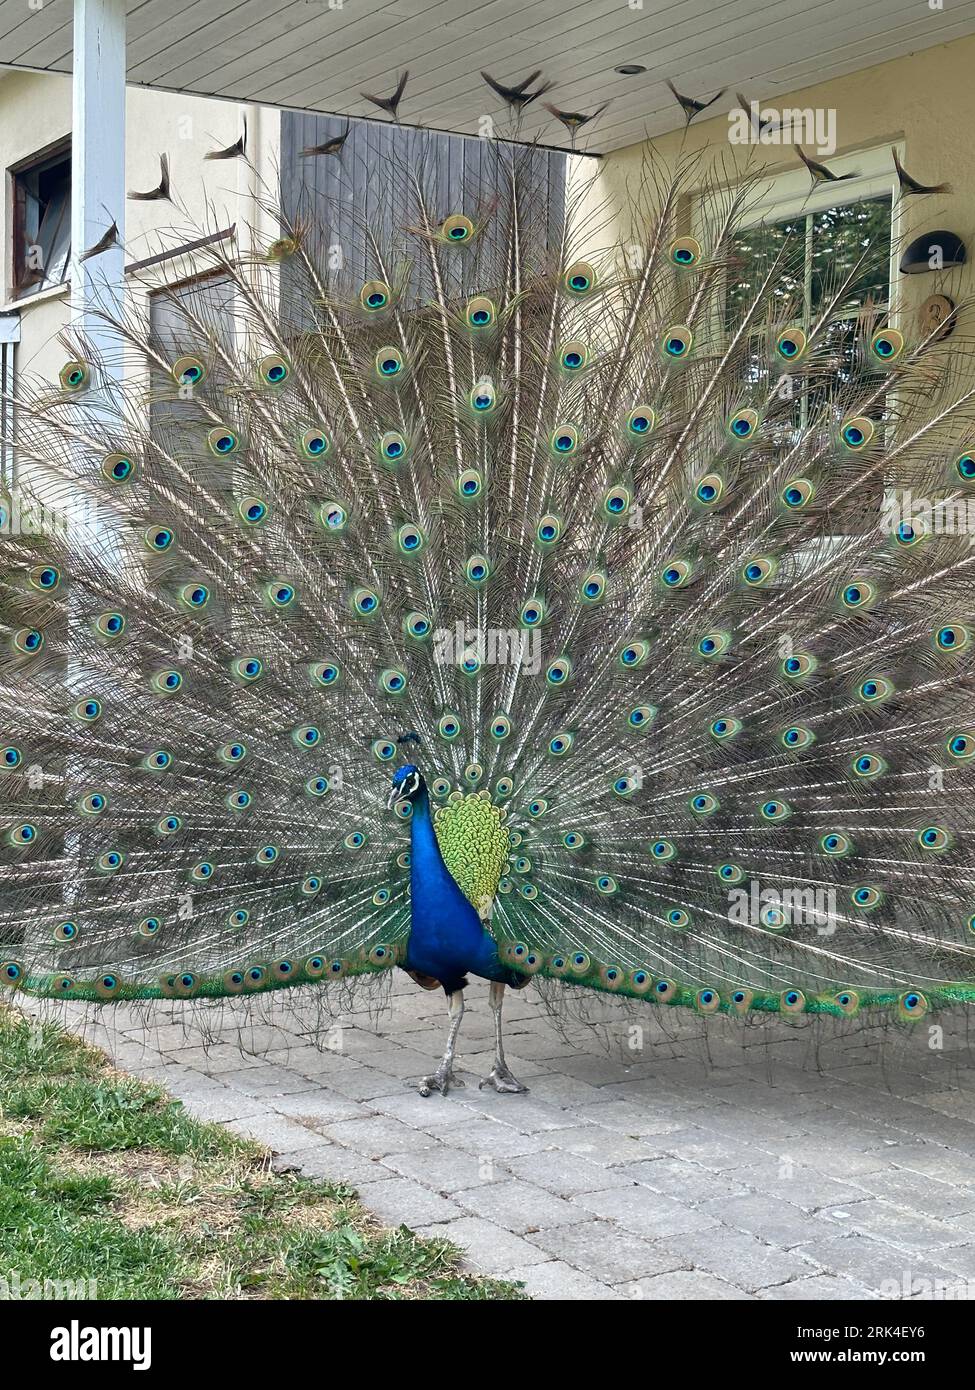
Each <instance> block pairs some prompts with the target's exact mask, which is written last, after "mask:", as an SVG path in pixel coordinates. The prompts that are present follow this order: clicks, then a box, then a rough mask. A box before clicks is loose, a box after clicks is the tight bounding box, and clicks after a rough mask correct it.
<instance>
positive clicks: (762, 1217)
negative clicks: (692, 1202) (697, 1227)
mask: <svg viewBox="0 0 975 1390" xmlns="http://www.w3.org/2000/svg"><path fill="white" fill-rule="evenodd" d="M698 1210H699V1211H703V1212H708V1213H710V1215H712V1216H715V1217H717V1218H718V1219H720V1220H721V1221H723V1222H724V1223H725V1225H726V1226H732V1227H734V1229H735V1230H737V1231H745V1232H747V1233H748V1234H749V1235H753V1236H755V1237H757V1239H759V1240H761V1241H765V1242H766V1243H767V1244H770V1245H775V1246H778V1247H780V1248H781V1249H783V1250H788V1249H790V1248H791V1247H792V1246H795V1245H802V1244H803V1243H804V1242H809V1241H812V1240H821V1239H822V1237H823V1225H824V1221H825V1220H826V1219H827V1218H825V1217H824V1216H822V1215H820V1216H809V1215H808V1214H807V1213H806V1212H802V1211H799V1210H798V1208H796V1207H793V1206H790V1205H789V1204H788V1203H787V1202H769V1201H768V1200H767V1199H766V1198H764V1197H761V1196H759V1195H757V1194H754V1193H752V1194H750V1195H748V1196H745V1197H732V1198H726V1197H719V1198H712V1199H711V1200H709V1201H706V1202H702V1203H701V1205H700V1207H699V1208H698Z"/></svg>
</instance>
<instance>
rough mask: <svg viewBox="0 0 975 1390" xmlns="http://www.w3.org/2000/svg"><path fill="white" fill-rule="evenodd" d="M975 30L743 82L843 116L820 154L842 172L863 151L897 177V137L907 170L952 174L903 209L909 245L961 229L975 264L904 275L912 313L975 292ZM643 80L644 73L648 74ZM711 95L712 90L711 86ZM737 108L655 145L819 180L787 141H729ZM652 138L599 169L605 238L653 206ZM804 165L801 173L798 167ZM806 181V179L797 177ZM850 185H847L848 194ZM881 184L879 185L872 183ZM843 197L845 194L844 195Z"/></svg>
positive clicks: (717, 164) (974, 314) (902, 286)
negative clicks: (764, 82) (784, 86)
mask: <svg viewBox="0 0 975 1390" xmlns="http://www.w3.org/2000/svg"><path fill="white" fill-rule="evenodd" d="M973 72H975V37H967V38H962V39H956V40H954V41H953V42H952V43H949V44H944V45H942V46H941V47H938V48H928V49H925V50H924V51H923V52H921V53H917V54H912V55H910V56H908V57H905V58H898V59H895V60H894V61H892V62H887V63H881V64H878V65H877V66H876V67H870V68H864V69H862V70H861V71H859V72H856V73H852V74H850V75H849V76H846V77H839V78H836V79H834V80H832V81H829V82H824V83H821V84H819V85H817V86H810V87H804V88H801V89H798V90H796V91H794V92H788V93H776V94H775V95H769V94H766V93H763V92H762V91H761V89H760V88H759V87H757V86H756V85H755V84H752V83H743V84H742V86H743V90H744V93H745V95H746V96H748V97H749V98H753V97H754V98H760V99H762V103H763V105H764V106H771V107H776V108H778V109H780V110H781V109H782V108H783V107H799V108H802V107H811V108H822V109H825V110H833V111H835V113H836V136H837V155H836V156H817V155H816V154H815V151H814V150H812V149H810V147H809V146H808V145H806V146H805V147H804V148H805V149H806V152H807V153H810V154H812V155H813V157H814V158H821V160H822V162H824V163H826V164H827V165H836V166H838V167H839V168H840V169H841V170H842V169H844V168H855V167H856V163H857V161H856V158H855V157H851V158H850V159H849V160H848V161H844V159H843V156H856V155H857V154H858V153H860V152H861V151H870V150H874V149H877V150H878V151H882V152H884V162H885V166H886V168H887V169H888V170H889V185H890V186H891V187H893V186H894V184H895V175H894V167H893V161H892V159H891V158H890V153H889V147H890V146H891V145H892V144H897V145H898V147H899V149H900V151H901V159H902V161H903V163H904V164H905V166H906V168H907V169H908V170H910V172H911V173H912V174H913V175H914V176H915V177H916V178H918V179H920V180H921V182H924V183H939V182H942V181H943V180H946V179H947V180H949V181H950V182H951V183H952V184H953V187H954V192H953V193H952V194H950V195H948V194H943V195H930V196H924V197H910V198H906V199H903V200H902V201H901V205H900V207H899V208H898V209H897V213H898V218H897V233H898V238H899V240H900V241H901V242H903V243H906V241H908V240H910V239H911V238H912V237H914V236H917V235H919V234H920V233H922V232H925V231H930V230H934V229H941V228H945V229H947V230H949V231H953V232H957V233H958V234H959V235H960V236H961V237H962V239H963V240H964V241H965V242H966V245H967V247H968V252H969V264H968V265H967V266H965V267H964V268H962V269H961V270H959V271H955V272H951V273H947V272H946V273H941V274H929V275H928V274H925V275H917V276H911V277H904V276H900V277H899V284H898V286H897V289H898V294H899V295H900V297H901V298H902V301H903V308H904V311H905V315H906V316H907V317H908V318H909V316H910V311H911V310H912V309H914V308H916V306H917V304H918V303H920V301H921V300H923V299H924V298H926V297H927V296H928V295H930V294H932V293H935V292H937V293H944V294H948V295H950V296H951V297H952V298H954V299H956V301H960V300H962V299H964V298H965V297H967V296H969V295H971V292H972V288H973V279H972V263H973V261H975V81H973V79H972V74H973ZM635 80H637V81H638V80H639V79H638V78H637V79H635ZM702 95H705V96H707V95H710V93H703V94H702ZM728 132H729V124H728V117H727V114H722V115H720V116H716V117H715V118H713V119H712V120H708V121H695V122H694V124H693V125H692V126H691V127H690V129H689V130H688V131H687V133H686V136H685V134H684V132H683V131H677V132H672V133H671V134H669V135H665V136H662V137H660V138H658V139H657V140H656V141H655V142H654V148H655V149H656V150H657V151H658V152H659V153H660V154H661V155H662V156H663V157H664V158H665V159H673V158H674V157H675V156H677V155H678V154H683V155H693V154H698V153H700V154H701V158H702V163H701V170H702V173H703V172H704V171H709V172H710V173H711V174H712V175H713V176H714V177H716V178H721V177H722V176H723V177H724V178H725V179H727V178H728V177H729V176H731V174H732V172H733V171H735V170H737V171H739V172H743V171H744V170H745V169H746V168H748V167H752V168H753V167H754V166H755V164H756V163H757V164H759V165H764V166H767V169H768V173H769V175H770V177H772V178H778V176H779V175H782V174H787V175H788V174H792V175H794V177H793V178H792V179H791V180H790V185H791V186H792V187H796V188H806V189H808V188H809V186H810V179H809V176H808V175H807V174H806V172H805V171H804V170H803V169H802V168H801V166H800V165H799V161H798V159H797V157H796V155H795V153H794V151H793V150H792V149H790V148H788V147H786V146H777V145H763V146H755V145H747V146H741V145H733V144H730V143H729V140H728ZM647 150H648V146H647V144H646V143H645V142H643V143H640V144H636V145H631V146H628V147H627V148H625V149H622V150H618V151H617V152H615V153H614V154H610V155H607V156H606V157H605V159H604V160H602V161H601V163H600V167H599V172H598V174H597V175H596V177H595V179H594V181H593V183H592V186H591V187H590V188H589V189H588V191H587V194H586V201H587V206H588V207H590V208H592V209H596V208H599V207H601V206H604V207H605V213H603V212H599V213H597V214H596V220H597V221H598V222H599V223H600V226H601V231H600V233H599V237H598V241H599V244H601V245H604V246H607V245H610V244H613V243H615V242H616V241H617V239H622V240H624V241H625V239H626V235H627V229H628V227H629V226H630V225H632V223H631V217H632V208H633V204H634V200H635V201H636V203H637V205H638V206H639V207H640V210H641V211H645V210H646V208H647V196H646V194H645V192H643V191H642V189H643V185H642V183H641V170H642V167H643V161H644V158H645V156H646V154H647ZM576 163H577V165H578V166H580V167H579V168H578V170H577V177H579V178H585V177H586V176H587V172H588V170H587V168H586V167H585V166H590V165H591V162H590V161H588V160H586V161H583V160H578V161H576ZM796 171H798V172H797V173H796ZM796 180H798V182H796ZM848 187H849V186H848V185H844V184H837V185H836V188H837V189H838V190H840V192H841V193H843V192H844V190H845V189H846V188H848ZM872 191H874V190H872ZM842 200H843V199H841V198H838V199H837V201H842ZM959 330H960V331H965V330H967V331H968V332H973V331H975V304H971V305H969V306H968V307H967V308H965V309H964V310H963V312H962V314H961V315H960V316H959Z"/></svg>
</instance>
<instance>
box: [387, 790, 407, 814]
mask: <svg viewBox="0 0 975 1390" xmlns="http://www.w3.org/2000/svg"><path fill="white" fill-rule="evenodd" d="M402 795H403V789H402V787H393V788H392V790H391V791H390V793H389V800H388V801H387V803H386V805H387V807H388V808H389V810H390V811H391V810H392V809H393V807H394V806H395V805H396V803H397V801H399V799H400V797H401V796H402Z"/></svg>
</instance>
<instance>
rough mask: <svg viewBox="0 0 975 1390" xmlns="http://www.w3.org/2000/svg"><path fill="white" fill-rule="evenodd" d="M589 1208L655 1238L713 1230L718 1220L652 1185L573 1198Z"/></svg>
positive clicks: (631, 1229) (639, 1232)
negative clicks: (656, 1190)
mask: <svg viewBox="0 0 975 1390" xmlns="http://www.w3.org/2000/svg"><path fill="white" fill-rule="evenodd" d="M572 1200H573V1201H574V1202H577V1203H578V1204H579V1206H581V1207H584V1208H585V1209H586V1211H591V1212H595V1214H596V1215H597V1216H604V1217H606V1218H607V1219H609V1220H611V1221H618V1222H619V1224H620V1225H621V1226H624V1227H625V1228H626V1229H627V1230H628V1231H635V1232H636V1233H637V1234H638V1235H642V1236H647V1237H648V1238H652V1237H654V1236H673V1235H684V1234H690V1233H691V1232H695V1231H698V1232H699V1231H709V1230H712V1229H714V1228H715V1227H716V1226H717V1225H718V1222H717V1221H716V1220H715V1218H714V1217H712V1216H705V1215H703V1214H702V1213H701V1212H698V1211H695V1210H694V1209H693V1208H692V1207H688V1206H684V1204H683V1203H681V1202H675V1201H674V1199H673V1198H672V1197H665V1196H663V1195H661V1193H659V1192H653V1191H652V1190H651V1189H650V1188H648V1187H636V1186H634V1187H620V1188H615V1189H614V1190H612V1191H610V1192H586V1193H582V1194H581V1195H580V1196H578V1197H573V1199H572Z"/></svg>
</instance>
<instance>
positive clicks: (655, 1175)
mask: <svg viewBox="0 0 975 1390" xmlns="http://www.w3.org/2000/svg"><path fill="white" fill-rule="evenodd" d="M616 1171H617V1172H618V1173H619V1174H620V1176H621V1177H623V1178H626V1179H627V1181H629V1182H635V1183H639V1184H641V1185H642V1186H643V1187H652V1188H653V1190H654V1192H666V1193H668V1194H669V1195H670V1196H672V1197H676V1198H678V1199H679V1200H680V1201H682V1202H688V1203H691V1204H696V1203H698V1202H704V1201H707V1199H708V1198H718V1197H721V1198H724V1197H740V1196H744V1195H746V1194H747V1192H748V1189H747V1188H746V1187H744V1186H742V1184H741V1183H740V1182H736V1181H735V1180H734V1178H735V1176H736V1175H737V1171H738V1170H736V1169H735V1170H732V1176H731V1177H729V1176H727V1175H725V1174H718V1173H710V1172H708V1170H707V1169H706V1168H699V1167H698V1166H697V1164H696V1163H685V1162H684V1161H683V1160H682V1159H679V1158H652V1159H645V1160H644V1161H643V1162H642V1163H624V1164H623V1165H622V1166H621V1167H618V1168H617V1169H616ZM719 1215H720V1213H719Z"/></svg>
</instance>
